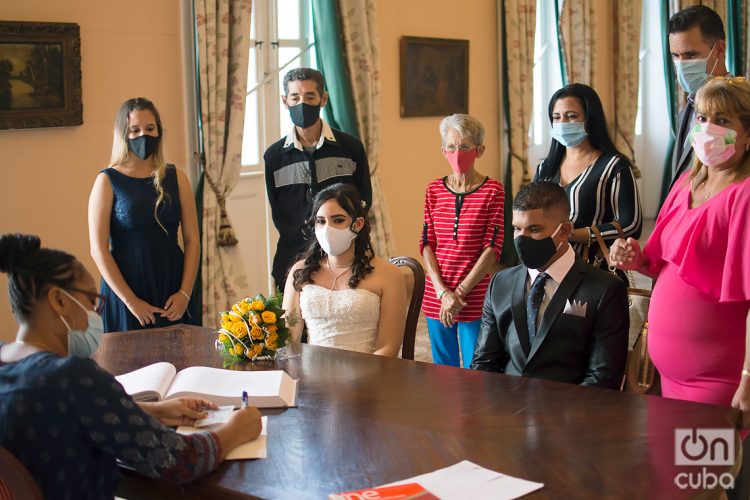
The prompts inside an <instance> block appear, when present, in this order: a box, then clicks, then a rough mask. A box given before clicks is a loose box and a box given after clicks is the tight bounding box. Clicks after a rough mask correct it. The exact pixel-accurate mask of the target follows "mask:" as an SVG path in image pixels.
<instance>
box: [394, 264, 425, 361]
mask: <svg viewBox="0 0 750 500" xmlns="http://www.w3.org/2000/svg"><path fill="white" fill-rule="evenodd" d="M389 262H390V263H391V264H395V265H396V266H398V267H399V269H400V270H401V272H402V274H403V275H404V282H405V283H406V297H407V298H408V299H409V309H408V311H407V313H406V326H405V327H404V340H403V343H402V346H401V357H402V358H404V359H414V341H415V338H416V335H417V321H418V320H419V310H420V309H421V308H422V299H423V298H424V269H422V264H420V263H419V261H418V260H417V259H415V258H414V257H393V258H391V259H389Z"/></svg>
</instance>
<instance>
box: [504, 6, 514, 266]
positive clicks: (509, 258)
mask: <svg viewBox="0 0 750 500" xmlns="http://www.w3.org/2000/svg"><path fill="white" fill-rule="evenodd" d="M500 12H501V15H502V16H503V21H502V26H501V33H500V36H501V37H502V40H503V53H502V56H501V58H502V66H503V82H502V86H503V110H504V112H503V122H504V123H505V130H506V132H507V134H508V153H507V154H506V156H505V170H504V172H503V187H504V188H505V205H504V207H503V212H504V214H503V221H504V223H503V226H504V237H503V250H502V252H501V253H500V263H501V264H502V265H504V266H515V265H516V264H518V255H517V253H516V247H515V245H514V244H513V194H514V193H513V172H512V168H511V151H510V95H509V92H508V44H507V40H508V38H507V33H506V29H505V0H502V1H501V2H500Z"/></svg>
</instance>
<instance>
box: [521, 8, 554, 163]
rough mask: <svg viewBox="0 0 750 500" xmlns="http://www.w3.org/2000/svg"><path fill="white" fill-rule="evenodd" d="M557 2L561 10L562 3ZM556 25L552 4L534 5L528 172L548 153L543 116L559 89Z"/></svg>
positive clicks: (548, 136) (548, 132)
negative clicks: (534, 25) (529, 167)
mask: <svg viewBox="0 0 750 500" xmlns="http://www.w3.org/2000/svg"><path fill="white" fill-rule="evenodd" d="M557 2H558V4H559V6H560V8H562V1H560V0H557ZM556 24H557V20H556V16H555V2H537V9H536V29H535V32H534V33H535V35H534V76H533V78H534V95H533V98H532V115H531V126H530V129H529V151H528V155H529V164H530V166H531V167H532V169H533V168H535V167H536V164H537V163H538V162H539V161H540V160H541V159H543V158H544V157H545V156H547V152H548V151H549V145H550V141H551V140H552V136H551V132H552V129H551V127H550V124H549V118H548V117H547V105H548V104H549V100H550V99H551V98H552V94H554V93H555V92H556V91H557V90H558V89H560V87H562V70H561V68H560V49H559V40H558V37H557V26H556ZM532 176H533V170H532Z"/></svg>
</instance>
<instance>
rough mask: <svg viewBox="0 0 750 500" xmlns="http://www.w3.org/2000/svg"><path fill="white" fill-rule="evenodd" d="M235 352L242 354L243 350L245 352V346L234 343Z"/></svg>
mask: <svg viewBox="0 0 750 500" xmlns="http://www.w3.org/2000/svg"><path fill="white" fill-rule="evenodd" d="M234 352H235V354H238V355H241V354H242V353H243V352H245V346H243V345H242V344H240V343H239V342H237V343H236V344H234Z"/></svg>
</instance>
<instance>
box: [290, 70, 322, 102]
mask: <svg viewBox="0 0 750 500" xmlns="http://www.w3.org/2000/svg"><path fill="white" fill-rule="evenodd" d="M302 80H312V81H314V82H315V84H316V85H317V87H318V94H319V95H320V96H321V97H323V89H324V88H325V85H326V80H325V78H323V73H321V72H320V71H318V70H317V69H312V68H296V69H293V70H291V71H289V72H288V73H287V74H286V75H284V95H288V94H289V82H298V81H302Z"/></svg>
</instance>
